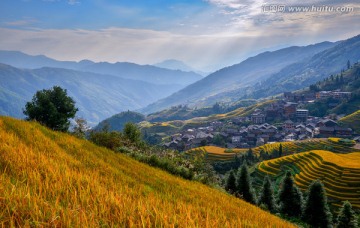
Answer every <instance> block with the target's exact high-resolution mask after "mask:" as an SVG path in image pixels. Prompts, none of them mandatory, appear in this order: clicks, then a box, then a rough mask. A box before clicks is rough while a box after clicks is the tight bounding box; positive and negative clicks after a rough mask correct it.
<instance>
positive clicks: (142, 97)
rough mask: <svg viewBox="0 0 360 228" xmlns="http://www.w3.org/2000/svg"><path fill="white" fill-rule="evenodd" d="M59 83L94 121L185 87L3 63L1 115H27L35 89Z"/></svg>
mask: <svg viewBox="0 0 360 228" xmlns="http://www.w3.org/2000/svg"><path fill="white" fill-rule="evenodd" d="M55 85H58V86H61V87H63V88H65V89H67V90H68V94H69V95H70V96H71V97H73V98H74V99H75V101H76V106H77V107H78V108H79V110H80V111H79V113H78V115H79V116H81V117H84V118H85V119H87V120H88V121H89V123H90V124H92V125H94V124H96V123H98V122H99V121H101V120H103V119H105V118H107V117H110V116H112V115H114V114H116V113H119V112H121V111H125V110H134V109H139V108H141V107H144V106H146V105H147V104H150V103H152V102H154V101H156V100H158V99H159V98H160V97H165V96H168V95H170V94H171V93H172V92H173V91H175V90H178V89H179V88H181V87H180V86H179V85H155V84H151V83H148V82H143V81H137V80H130V79H123V78H120V77H116V76H112V75H104V74H95V73H88V72H80V71H75V70H67V69H61V68H50V67H44V68H40V69H35V70H29V69H18V68H15V67H12V66H9V65H4V64H0V115H9V116H13V117H18V118H22V117H24V116H23V114H22V109H23V108H24V106H25V103H26V102H27V101H30V100H31V98H32V96H33V95H34V94H35V92H36V91H37V90H41V89H49V88H51V87H53V86H55Z"/></svg>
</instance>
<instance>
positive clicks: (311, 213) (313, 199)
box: [304, 181, 332, 227]
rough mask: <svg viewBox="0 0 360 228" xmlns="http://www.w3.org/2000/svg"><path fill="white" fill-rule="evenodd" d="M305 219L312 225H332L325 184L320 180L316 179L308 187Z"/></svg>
mask: <svg viewBox="0 0 360 228" xmlns="http://www.w3.org/2000/svg"><path fill="white" fill-rule="evenodd" d="M304 220H305V222H307V223H308V224H309V225H311V226H312V227H328V226H330V225H331V220H332V215H331V213H330V210H329V206H328V203H327V197H326V192H325V189H324V185H323V184H322V183H321V182H320V181H314V182H313V183H312V184H311V185H310V187H309V189H308V197H307V200H306V204H305V210H304Z"/></svg>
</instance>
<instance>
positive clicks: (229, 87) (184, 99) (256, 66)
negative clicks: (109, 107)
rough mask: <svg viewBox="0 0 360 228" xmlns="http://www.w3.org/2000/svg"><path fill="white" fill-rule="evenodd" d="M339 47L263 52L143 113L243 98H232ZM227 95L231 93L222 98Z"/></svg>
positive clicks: (324, 46) (188, 87)
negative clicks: (175, 106)
mask: <svg viewBox="0 0 360 228" xmlns="http://www.w3.org/2000/svg"><path fill="white" fill-rule="evenodd" d="M335 45H336V43H331V42H323V43H319V44H315V45H309V46H305V47H288V48H284V49H280V50H277V51H273V52H264V53H261V54H259V55H257V56H254V57H251V58H248V59H246V60H245V61H243V62H241V63H239V64H236V65H233V66H230V67H226V68H223V69H221V70H219V71H217V72H214V73H212V74H210V75H209V76H207V77H205V78H203V79H202V80H200V81H197V82H195V83H193V84H191V85H189V86H187V87H186V88H184V89H182V90H180V91H178V92H176V93H174V94H173V95H171V96H169V97H167V98H164V99H162V100H160V101H158V102H156V103H154V104H151V105H149V106H148V107H146V108H145V109H143V110H142V111H143V112H145V113H151V112H154V111H157V110H161V109H164V108H168V107H170V106H173V105H179V104H190V105H192V106H203V105H209V104H213V103H215V102H216V101H219V100H224V99H226V100H236V99H238V98H239V96H238V94H235V95H234V97H232V96H231V95H232V94H231V93H229V92H230V91H236V90H239V89H240V90H241V91H244V92H245V90H244V88H246V87H248V86H252V85H255V84H256V83H258V82H260V81H264V80H266V79H268V78H270V77H271V76H272V75H273V74H275V73H277V72H279V71H281V70H282V69H283V68H285V67H287V66H289V65H291V64H294V63H296V62H299V61H302V60H304V59H306V58H311V57H312V56H313V55H315V54H317V53H319V52H322V51H324V50H326V49H328V48H331V47H334V46H335ZM223 93H229V94H227V95H226V96H225V97H222V96H221V95H222V94H223ZM242 95H243V94H242Z"/></svg>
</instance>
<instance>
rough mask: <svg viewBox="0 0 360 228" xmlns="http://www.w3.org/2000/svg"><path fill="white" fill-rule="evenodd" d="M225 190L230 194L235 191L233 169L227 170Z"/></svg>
mask: <svg viewBox="0 0 360 228" xmlns="http://www.w3.org/2000/svg"><path fill="white" fill-rule="evenodd" d="M225 190H226V191H227V192H229V193H231V194H234V193H235V192H236V178H235V172H234V171H233V170H231V171H230V172H229V176H228V177H227V179H226V184H225Z"/></svg>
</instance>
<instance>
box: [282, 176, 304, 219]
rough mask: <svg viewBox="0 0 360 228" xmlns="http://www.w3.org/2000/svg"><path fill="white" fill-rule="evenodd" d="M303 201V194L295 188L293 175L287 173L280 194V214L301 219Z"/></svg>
mask: <svg viewBox="0 0 360 228" xmlns="http://www.w3.org/2000/svg"><path fill="white" fill-rule="evenodd" d="M302 201H303V199H302V193H301V192H300V190H299V188H297V187H296V186H295V184H294V179H293V178H292V175H291V173H290V172H289V171H288V172H286V175H285V177H284V179H283V181H282V184H281V189H280V192H279V203H280V212H281V213H282V214H284V215H287V216H289V217H300V216H301V214H302Z"/></svg>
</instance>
